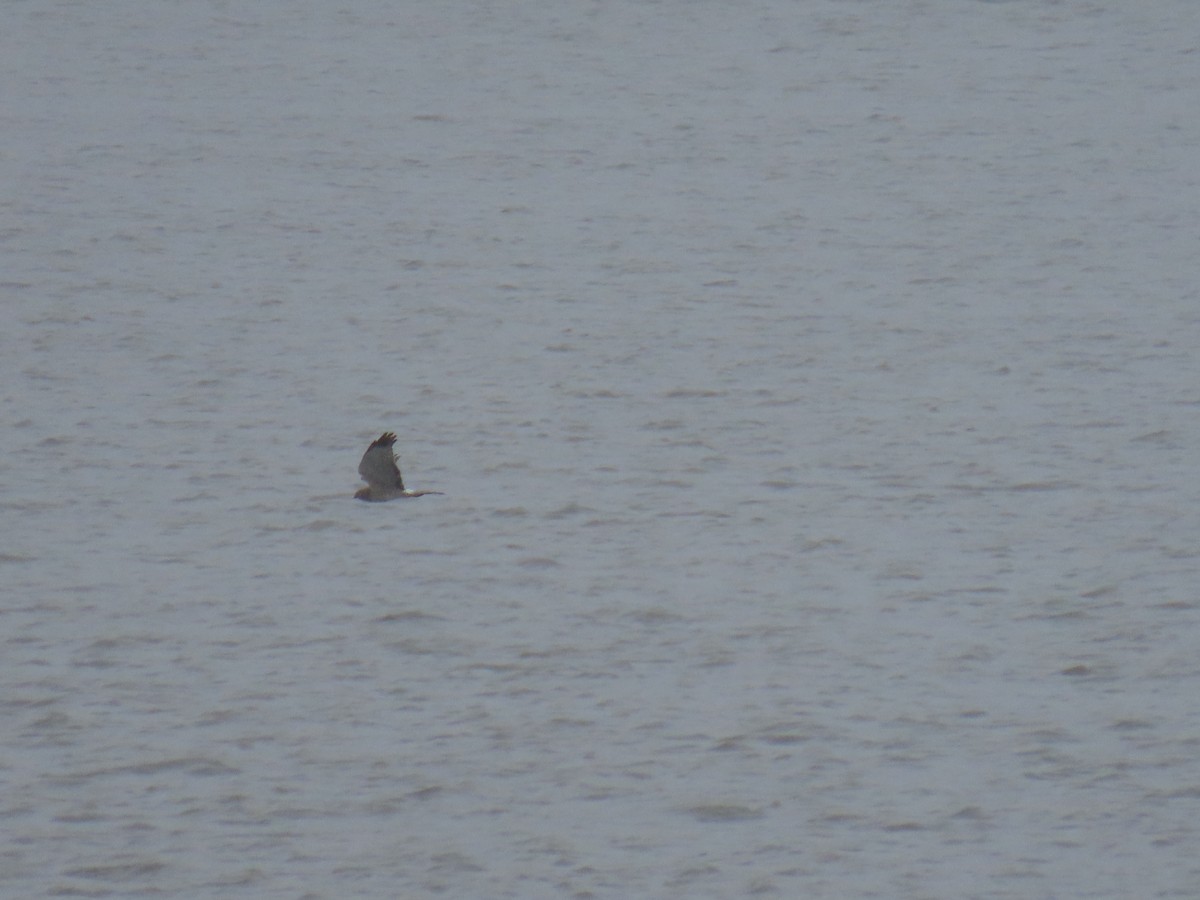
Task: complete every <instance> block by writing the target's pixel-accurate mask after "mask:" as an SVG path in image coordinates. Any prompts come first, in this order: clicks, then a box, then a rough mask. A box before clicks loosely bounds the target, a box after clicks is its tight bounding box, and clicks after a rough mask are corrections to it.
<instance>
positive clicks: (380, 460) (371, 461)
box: [358, 431, 404, 490]
mask: <svg viewBox="0 0 1200 900" xmlns="http://www.w3.org/2000/svg"><path fill="white" fill-rule="evenodd" d="M395 443H396V435H394V434H392V432H390V431H388V432H385V433H384V434H383V435H382V436H381V437H380V438H379V440H377V441H375V442H373V443H372V444H371V446H370V447H368V448H367V452H366V453H364V454H363V458H362V462H360V463H359V464H358V474H359V475H361V476H362V480H363V481H365V482H366V483H367V484H369V485H370V486H371V487H372V488H378V489H381V490H385V489H392V488H399V489H400V490H404V481H403V479H401V477H400V468H399V466H397V465H396V454H395V453H393V452H392V445H393V444H395Z"/></svg>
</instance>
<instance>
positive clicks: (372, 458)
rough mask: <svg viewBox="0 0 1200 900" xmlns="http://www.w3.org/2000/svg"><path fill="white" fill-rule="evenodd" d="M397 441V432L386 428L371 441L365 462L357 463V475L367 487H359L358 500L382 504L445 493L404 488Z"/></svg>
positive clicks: (356, 497) (364, 455)
mask: <svg viewBox="0 0 1200 900" xmlns="http://www.w3.org/2000/svg"><path fill="white" fill-rule="evenodd" d="M395 443H396V435H395V433H394V432H391V431H385V432H384V433H383V434H381V435H380V436H379V439H378V440H375V441H372V442H371V446H370V447H368V448H367V452H366V453H364V454H363V458H362V462H360V463H359V464H358V474H359V475H361V476H362V480H363V481H365V482H366V483H367V486H366V487H365V488H359V489H358V492H357V493H355V495H354V498H355V499H356V500H369V501H371V502H374V503H381V502H382V501H384V500H395V499H397V498H399V497H424V496H425V495H426V494H440V493H442V492H441V491H410V490H406V489H405V487H404V479H403V478H401V477H400V467H399V466H397V465H396V454H395V452H394V451H393V450H392V445H393V444H395Z"/></svg>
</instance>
